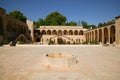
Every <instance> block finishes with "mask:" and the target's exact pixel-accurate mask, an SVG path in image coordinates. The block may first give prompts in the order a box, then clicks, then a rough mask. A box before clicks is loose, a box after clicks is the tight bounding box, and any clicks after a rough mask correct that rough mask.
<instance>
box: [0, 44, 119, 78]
mask: <svg viewBox="0 0 120 80" xmlns="http://www.w3.org/2000/svg"><path fill="white" fill-rule="evenodd" d="M48 53H67V54H73V55H74V56H76V58H77V61H78V62H77V64H75V65H74V66H73V67H70V68H58V69H49V67H48V66H47V67H46V66H45V65H46V62H45V60H46V58H45V55H46V54H48ZM58 65H59V64H58ZM0 80H120V47H108V46H95V45H93V46H90V45H74V46H72V45H71V46H67V45H65V46H64V45H62V46H60V45H57V46H49V45H42V46H41V45H17V46H16V47H9V46H3V47H0Z"/></svg>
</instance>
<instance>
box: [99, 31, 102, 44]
mask: <svg viewBox="0 0 120 80" xmlns="http://www.w3.org/2000/svg"><path fill="white" fill-rule="evenodd" d="M99 42H102V30H101V29H99Z"/></svg>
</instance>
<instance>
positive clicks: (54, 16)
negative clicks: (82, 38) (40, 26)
mask: <svg viewBox="0 0 120 80" xmlns="http://www.w3.org/2000/svg"><path fill="white" fill-rule="evenodd" d="M66 20H67V18H66V17H65V16H63V15H62V14H60V13H59V12H52V13H51V14H49V15H47V16H46V18H45V22H46V25H52V26H55V25H65V21H66Z"/></svg>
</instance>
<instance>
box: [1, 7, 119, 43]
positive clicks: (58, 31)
mask: <svg viewBox="0 0 120 80" xmlns="http://www.w3.org/2000/svg"><path fill="white" fill-rule="evenodd" d="M110 22H111V23H110V24H108V25H106V26H103V27H99V28H96V29H84V28H83V27H82V26H39V28H35V25H34V23H33V21H30V20H27V21H26V23H24V22H21V21H19V20H17V19H14V18H11V17H10V16H8V15H7V14H6V11H5V10H4V9H1V8H0V44H1V43H3V42H4V41H8V42H9V43H12V44H16V43H17V42H18V41H24V42H25V43H35V44H49V43H50V42H52V43H53V44H59V43H61V42H62V43H66V44H74V43H76V44H82V43H84V42H88V43H90V42H92V41H97V42H98V43H100V44H114V45H120V16H118V17H115V19H114V20H111V21H110Z"/></svg>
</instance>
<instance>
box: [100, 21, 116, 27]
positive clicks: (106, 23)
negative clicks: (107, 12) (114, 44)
mask: <svg viewBox="0 0 120 80" xmlns="http://www.w3.org/2000/svg"><path fill="white" fill-rule="evenodd" d="M113 23H114V20H112V21H108V22H103V23H99V24H98V27H103V26H107V25H110V24H113Z"/></svg>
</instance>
